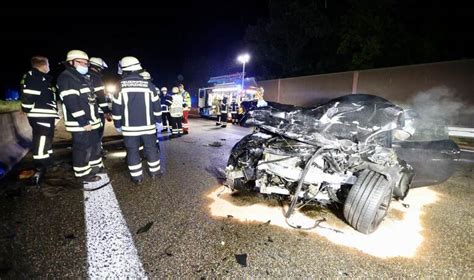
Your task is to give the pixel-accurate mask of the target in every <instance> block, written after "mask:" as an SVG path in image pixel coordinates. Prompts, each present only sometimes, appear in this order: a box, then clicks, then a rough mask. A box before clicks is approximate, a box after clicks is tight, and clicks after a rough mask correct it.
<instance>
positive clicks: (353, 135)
mask: <svg viewBox="0 0 474 280" xmlns="http://www.w3.org/2000/svg"><path fill="white" fill-rule="evenodd" d="M402 116H403V108H401V107H399V106H397V105H395V104H393V103H391V102H390V101H388V100H386V99H384V98H381V97H378V96H374V95H367V94H352V95H346V96H342V97H339V98H336V99H333V100H331V101H330V102H328V103H325V104H323V105H320V106H317V107H314V108H306V109H299V108H296V109H293V110H291V109H290V110H287V111H284V110H282V109H276V108H274V107H270V106H268V107H263V108H256V109H254V110H252V111H249V112H248V116H247V121H246V124H247V125H252V126H258V127H260V128H262V129H265V130H267V131H270V132H272V133H275V134H279V135H282V136H285V137H288V138H291V139H295V140H299V141H302V142H306V143H310V144H314V145H330V144H334V142H338V141H337V140H339V139H348V140H351V141H353V142H356V143H357V142H362V141H365V140H366V139H367V137H369V136H370V135H371V134H374V132H377V131H380V132H383V131H389V130H391V129H394V128H396V127H397V124H399V123H400V121H401V118H402Z"/></svg>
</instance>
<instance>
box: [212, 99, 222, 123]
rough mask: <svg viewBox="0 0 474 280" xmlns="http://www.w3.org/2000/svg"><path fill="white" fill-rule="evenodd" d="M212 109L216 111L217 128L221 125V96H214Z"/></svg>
mask: <svg viewBox="0 0 474 280" xmlns="http://www.w3.org/2000/svg"><path fill="white" fill-rule="evenodd" d="M212 109H213V111H214V114H215V115H216V117H217V121H216V126H219V125H221V118H220V115H221V97H220V96H214V99H212Z"/></svg>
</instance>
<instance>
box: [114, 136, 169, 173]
mask: <svg viewBox="0 0 474 280" xmlns="http://www.w3.org/2000/svg"><path fill="white" fill-rule="evenodd" d="M156 139H157V138H156V134H146V135H140V136H123V143H124V145H125V148H126V149H127V165H128V170H129V171H130V175H131V176H132V180H138V179H141V178H143V170H142V158H141V157H140V151H139V148H140V145H143V147H144V152H145V157H146V161H147V163H148V171H149V173H150V175H156V174H158V173H159V172H160V154H159V144H158V142H157V141H156Z"/></svg>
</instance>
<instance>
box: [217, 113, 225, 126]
mask: <svg viewBox="0 0 474 280" xmlns="http://www.w3.org/2000/svg"><path fill="white" fill-rule="evenodd" d="M217 123H218V124H221V125H222V126H227V112H225V113H221V114H220V115H219V116H217Z"/></svg>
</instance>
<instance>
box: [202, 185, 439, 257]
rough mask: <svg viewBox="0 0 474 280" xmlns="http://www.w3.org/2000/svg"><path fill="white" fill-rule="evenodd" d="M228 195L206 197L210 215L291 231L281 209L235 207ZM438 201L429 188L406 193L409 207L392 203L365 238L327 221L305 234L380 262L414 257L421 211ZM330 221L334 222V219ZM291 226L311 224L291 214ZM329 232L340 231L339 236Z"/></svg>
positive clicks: (420, 231) (419, 240)
mask: <svg viewBox="0 0 474 280" xmlns="http://www.w3.org/2000/svg"><path fill="white" fill-rule="evenodd" d="M230 193H231V191H230V189H228V188H225V189H224V191H223V189H222V187H219V188H217V189H216V190H215V191H213V192H212V193H210V194H209V195H208V197H209V198H210V199H212V203H211V204H210V206H209V208H210V212H211V215H213V216H216V217H227V215H232V216H233V218H234V219H237V220H239V221H241V222H262V223H265V222H267V221H269V220H271V224H272V225H276V226H280V227H282V228H287V229H292V230H294V229H293V228H291V227H290V226H289V225H288V224H287V223H286V221H285V217H284V216H283V213H282V209H281V207H269V206H267V205H264V204H253V205H248V206H237V205H234V204H232V203H231V202H229V201H228V200H226V199H225V197H226V196H227V197H228V196H229V195H230ZM438 197H439V195H438V194H437V193H436V192H435V191H433V190H430V189H429V188H417V189H413V190H410V192H409V193H408V196H407V198H406V199H405V202H404V203H407V204H409V206H410V207H409V208H405V207H404V206H403V205H402V204H401V203H400V202H397V201H392V203H391V204H390V209H389V215H387V217H386V218H385V219H384V220H383V221H382V224H381V225H380V226H379V228H378V229H377V230H376V231H375V232H374V233H372V234H369V235H366V234H362V233H360V232H358V231H356V230H355V229H353V228H352V227H350V226H349V225H345V226H341V225H340V223H338V224H335V223H334V221H333V222H331V220H328V221H327V222H323V223H321V224H320V225H321V226H322V227H316V228H314V229H311V230H307V232H309V233H312V234H317V235H320V236H324V237H326V238H327V239H328V240H330V241H331V242H334V243H336V244H339V245H344V246H347V247H351V248H355V249H358V250H360V251H362V252H364V253H367V254H370V255H372V256H376V257H380V258H390V257H408V258H411V257H415V256H416V250H417V249H418V247H419V246H420V245H421V243H422V242H423V227H422V224H421V217H422V215H423V213H424V211H423V207H424V206H426V205H429V204H432V203H434V202H436V201H437V200H438ZM395 211H396V212H398V213H397V215H392V216H393V217H391V215H390V212H392V213H393V212H395ZM394 214H395V213H394ZM394 217H396V218H394ZM333 219H338V218H337V217H335V216H334V217H333ZM291 223H292V225H295V224H297V225H300V226H302V227H310V226H311V225H314V224H315V220H314V219H312V218H309V217H308V216H306V215H303V214H301V213H300V212H295V214H293V216H292V218H291ZM323 227H326V228H323ZM332 229H336V230H338V231H342V233H340V232H337V231H334V230H332Z"/></svg>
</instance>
